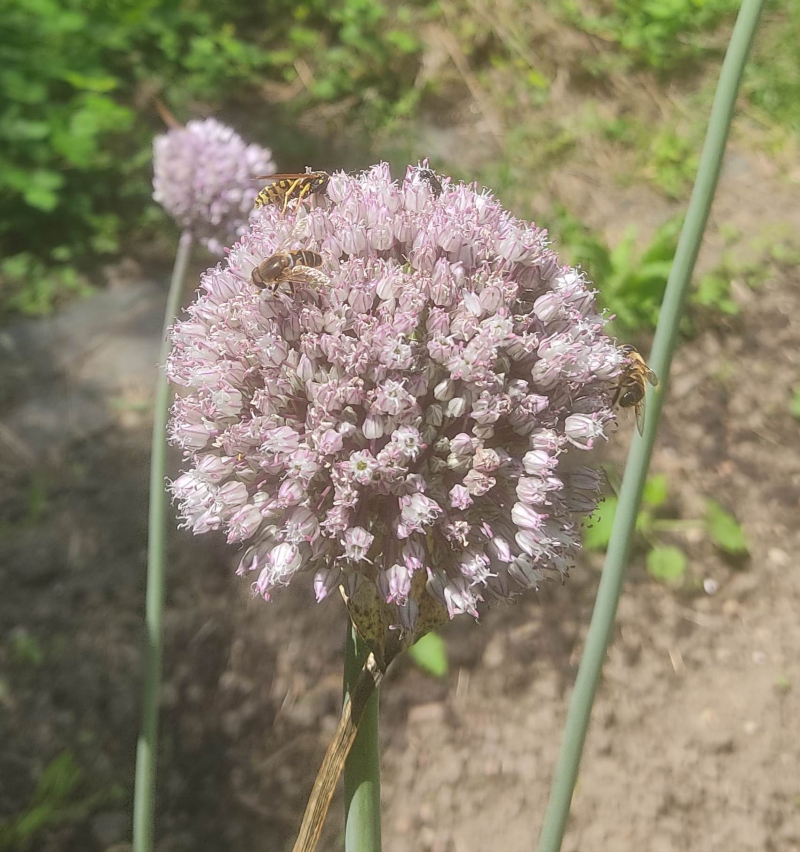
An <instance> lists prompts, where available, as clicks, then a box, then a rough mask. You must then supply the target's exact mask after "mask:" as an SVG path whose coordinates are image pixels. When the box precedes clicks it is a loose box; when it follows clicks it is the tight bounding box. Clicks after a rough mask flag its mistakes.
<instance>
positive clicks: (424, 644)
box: [408, 633, 450, 678]
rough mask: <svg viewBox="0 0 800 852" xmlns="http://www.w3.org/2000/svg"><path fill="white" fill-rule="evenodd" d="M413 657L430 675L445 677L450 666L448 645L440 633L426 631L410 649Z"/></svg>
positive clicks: (409, 652) (409, 651)
mask: <svg viewBox="0 0 800 852" xmlns="http://www.w3.org/2000/svg"><path fill="white" fill-rule="evenodd" d="M408 655H409V656H410V657H411V659H412V660H413V661H414V662H415V663H416V664H417V665H418V666H419V667H420V668H421V669H422V670H423V671H424V672H427V673H428V674H429V675H433V677H439V678H441V677H444V676H445V675H446V674H447V672H448V669H449V668H450V666H449V663H448V660H447V645H446V644H445V641H444V639H442V637H441V636H439V634H438V633H426V634H425V635H424V636H423V637H422V638H421V639H420V640H419V641H418V642H416V643H415V644H414V645H412V646H411V647H410V648H409V649H408Z"/></svg>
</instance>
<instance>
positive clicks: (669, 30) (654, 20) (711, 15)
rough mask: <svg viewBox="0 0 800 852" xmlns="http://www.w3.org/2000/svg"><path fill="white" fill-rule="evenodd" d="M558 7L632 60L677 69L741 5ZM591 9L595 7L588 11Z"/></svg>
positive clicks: (627, 2) (699, 0)
mask: <svg viewBox="0 0 800 852" xmlns="http://www.w3.org/2000/svg"><path fill="white" fill-rule="evenodd" d="M556 8H557V9H559V10H560V11H561V13H562V14H563V15H564V16H565V17H566V18H567V19H568V20H569V21H570V22H571V23H572V24H573V25H574V26H575V27H576V28H578V29H581V30H583V31H585V32H587V33H591V34H592V35H597V36H599V37H600V38H602V39H603V40H604V41H607V42H611V43H613V44H614V45H615V46H616V48H617V50H618V51H619V52H620V53H621V54H622V56H623V57H625V58H626V59H627V60H628V63H627V64H628V65H629V66H635V65H639V66H645V67H649V68H653V69H655V70H656V71H662V72H663V71H674V70H675V69H677V68H679V67H681V66H682V65H683V64H684V63H686V62H687V61H688V60H690V59H696V58H697V57H698V56H699V55H700V54H701V53H702V52H703V51H707V50H708V46H709V45H708V39H707V38H706V37H705V34H706V33H707V32H709V31H711V30H713V29H714V28H715V27H716V26H717V25H718V24H719V23H720V21H722V20H723V19H725V18H726V17H729V16H730V15H732V14H733V13H734V12H735V11H736V9H737V8H738V3H736V0H645V2H640V0H611V2H610V3H601V2H594V3H592V2H589V3H577V2H574V0H562V1H561V2H558V3H557V4H556ZM587 9H590V10H592V11H587Z"/></svg>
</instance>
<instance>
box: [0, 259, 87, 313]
mask: <svg viewBox="0 0 800 852" xmlns="http://www.w3.org/2000/svg"><path fill="white" fill-rule="evenodd" d="M50 256H51V258H52V263H47V262H46V261H43V260H41V259H39V258H38V257H36V255H34V254H33V253H32V252H20V253H19V254H16V255H14V256H13V257H7V258H5V259H4V260H0V290H2V299H0V316H2V314H3V313H5V312H9V313H18V314H22V315H23V316H46V315H47V314H51V313H53V311H54V310H55V309H56V308H57V307H58V306H59V305H61V304H62V303H63V302H64V301H66V300H67V299H71V298H76V297H80V296H87V295H89V293H91V292H92V289H93V288H92V286H91V284H90V283H89V282H88V280H87V279H86V277H85V276H84V275H82V274H81V273H80V272H78V270H77V269H75V268H74V267H73V266H70V265H68V264H66V263H59V262H57V260H56V258H57V257H58V256H59V252H51V253H50Z"/></svg>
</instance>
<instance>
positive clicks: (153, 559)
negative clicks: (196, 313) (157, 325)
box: [133, 231, 192, 852]
mask: <svg viewBox="0 0 800 852" xmlns="http://www.w3.org/2000/svg"><path fill="white" fill-rule="evenodd" d="M191 249H192V235H191V234H190V233H189V232H188V231H184V232H183V233H182V234H181V238H180V242H179V243H178V253H177V255H176V257H175V266H174V267H173V269H172V280H171V281H170V285H169V293H168V294H167V307H166V309H165V311H164V332H163V338H162V340H161V354H160V357H159V363H160V364H161V365H163V364H164V363H165V362H166V360H167V355H169V340H168V339H167V330H168V329H169V327H170V326H171V325H172V323H173V322H174V320H175V314H177V313H178V308H179V307H180V302H181V291H182V289H183V280H184V278H185V277H186V267H187V266H188V264H189V255H190V254H191ZM168 416H169V384H168V382H167V379H166V377H165V376H164V375H162V374H161V373H159V377H158V383H157V384H156V399H155V409H154V411H153V442H152V448H151V451H150V516H149V527H148V540H147V598H146V615H145V621H146V628H147V644H146V647H145V681H144V707H143V710H142V727H141V730H140V732H139V742H138V744H137V747H136V786H135V789H134V797H133V852H152V849H153V835H154V825H155V803H156V758H157V754H158V706H159V701H160V698H161V657H162V635H161V621H162V614H163V611H164V588H165V578H164V567H165V563H166V527H167V494H166V488H165V485H164V476H165V458H166V448H167V418H168Z"/></svg>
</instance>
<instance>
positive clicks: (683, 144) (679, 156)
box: [645, 129, 699, 198]
mask: <svg viewBox="0 0 800 852" xmlns="http://www.w3.org/2000/svg"><path fill="white" fill-rule="evenodd" d="M698 151H699V145H698V144H697V141H696V140H694V139H691V138H689V137H687V136H683V135H681V134H679V133H677V132H676V131H675V130H670V129H666V130H662V131H661V132H659V133H657V134H656V135H655V136H654V137H653V139H652V141H651V143H650V145H649V149H648V151H647V161H648V164H647V167H646V169H645V172H646V174H647V175H648V177H649V178H650V179H651V180H652V181H653V183H655V185H656V186H657V187H658V188H659V189H661V190H662V191H663V192H664V193H665V194H666V195H667V196H669V197H670V198H684V197H685V196H686V194H687V192H688V191H689V190H690V189H691V186H692V178H693V177H694V174H695V172H696V171H697V157H698Z"/></svg>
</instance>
